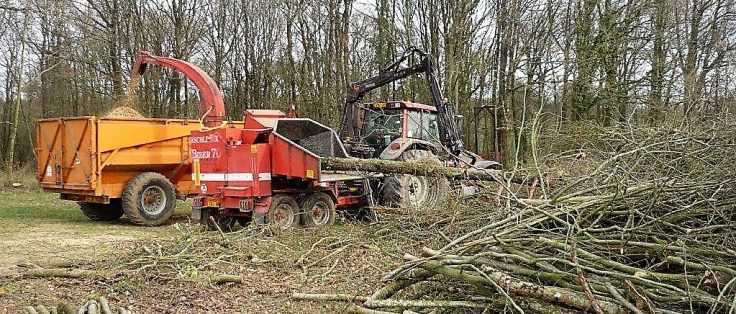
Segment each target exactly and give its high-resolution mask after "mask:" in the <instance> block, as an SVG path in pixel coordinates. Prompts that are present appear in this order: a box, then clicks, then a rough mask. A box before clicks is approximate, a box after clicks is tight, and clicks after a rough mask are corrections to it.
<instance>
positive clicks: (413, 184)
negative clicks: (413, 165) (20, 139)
mask: <svg viewBox="0 0 736 314" xmlns="http://www.w3.org/2000/svg"><path fill="white" fill-rule="evenodd" d="M420 159H424V160H427V159H429V160H435V161H437V163H439V160H438V159H437V156H435V155H434V154H432V152H430V151H428V150H418V149H410V150H407V151H405V152H404V153H403V154H401V156H399V159H398V160H400V161H413V160H420ZM448 189H449V182H448V181H447V179H446V178H439V177H438V178H435V177H423V176H413V175H408V174H398V175H393V176H388V177H386V179H384V181H383V190H382V193H381V203H382V204H383V205H386V206H391V207H401V208H422V207H426V206H433V205H435V204H436V203H437V202H438V201H440V200H442V199H443V198H444V195H445V193H446V192H447V190H448Z"/></svg>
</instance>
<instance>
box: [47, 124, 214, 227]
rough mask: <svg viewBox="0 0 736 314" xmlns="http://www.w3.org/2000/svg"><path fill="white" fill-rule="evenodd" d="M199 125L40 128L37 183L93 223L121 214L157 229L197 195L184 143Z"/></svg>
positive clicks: (59, 126) (59, 125) (117, 125)
mask: <svg viewBox="0 0 736 314" xmlns="http://www.w3.org/2000/svg"><path fill="white" fill-rule="evenodd" d="M200 128H201V125H200V123H199V121H196V120H175V119H137V118H99V117H94V116H89V117H76V118H59V119H43V120H38V122H37V126H36V132H37V134H36V147H37V150H38V155H37V156H38V165H37V179H38V182H39V183H40V185H41V187H42V188H43V189H44V190H46V191H49V192H56V193H60V194H61V198H62V199H65V200H73V201H77V202H78V203H79V205H80V208H81V209H82V211H83V212H84V213H85V215H87V217H89V218H90V219H92V220H114V219H118V218H120V217H122V215H123V214H125V215H126V216H127V217H128V218H129V219H130V220H132V221H133V222H134V223H137V224H141V225H150V226H153V225H159V224H162V223H164V222H165V221H166V220H167V219H168V218H169V217H170V216H171V213H172V211H173V208H174V206H175V202H176V198H184V197H186V196H188V195H190V194H196V192H197V191H196V190H195V189H194V186H193V181H192V177H191V158H190V154H189V146H190V143H189V139H190V134H191V132H192V131H193V130H199V129H200Z"/></svg>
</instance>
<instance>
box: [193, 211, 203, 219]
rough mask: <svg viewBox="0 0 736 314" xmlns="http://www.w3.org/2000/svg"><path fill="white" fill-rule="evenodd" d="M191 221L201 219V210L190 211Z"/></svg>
mask: <svg viewBox="0 0 736 314" xmlns="http://www.w3.org/2000/svg"><path fill="white" fill-rule="evenodd" d="M192 219H193V220H197V221H199V220H201V219H202V209H199V208H194V209H192Z"/></svg>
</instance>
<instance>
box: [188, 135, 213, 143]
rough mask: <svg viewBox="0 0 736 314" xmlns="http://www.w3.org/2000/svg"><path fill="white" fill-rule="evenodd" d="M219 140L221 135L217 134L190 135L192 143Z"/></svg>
mask: <svg viewBox="0 0 736 314" xmlns="http://www.w3.org/2000/svg"><path fill="white" fill-rule="evenodd" d="M219 142H220V136H218V135H217V134H210V135H205V136H191V137H189V143H192V144H203V143H219Z"/></svg>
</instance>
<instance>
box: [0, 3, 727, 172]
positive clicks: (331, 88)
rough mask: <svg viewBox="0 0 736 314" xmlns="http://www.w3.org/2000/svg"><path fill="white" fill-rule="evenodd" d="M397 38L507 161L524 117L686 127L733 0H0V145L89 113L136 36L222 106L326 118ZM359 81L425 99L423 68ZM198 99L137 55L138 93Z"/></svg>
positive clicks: (522, 145) (712, 95) (29, 142)
mask: <svg viewBox="0 0 736 314" xmlns="http://www.w3.org/2000/svg"><path fill="white" fill-rule="evenodd" d="M411 45H416V46H420V47H423V48H425V49H426V50H427V51H429V52H430V53H432V54H433V55H434V56H435V57H436V58H437V61H438V64H439V73H438V74H439V77H440V80H441V85H442V87H443V89H444V93H445V97H447V98H448V99H449V101H450V102H451V103H453V104H454V106H455V107H456V108H455V110H456V113H458V114H462V115H464V116H465V123H464V124H465V128H464V132H463V133H464V134H463V135H464V137H465V142H466V145H467V146H468V147H469V148H471V149H474V148H475V147H476V146H477V147H478V150H480V151H481V152H485V153H489V152H494V151H495V150H498V151H501V152H502V155H503V160H504V162H505V164H507V165H509V164H513V163H514V160H516V159H517V158H518V159H519V160H521V161H522V162H523V161H524V160H526V159H527V158H528V155H529V150H530V145H531V144H530V142H533V141H530V138H533V137H534V136H535V134H536V132H540V131H541V132H543V133H547V134H555V133H557V132H564V131H566V130H568V129H572V128H575V127H578V126H580V125H588V124H595V125H600V126H604V127H616V126H621V125H626V124H634V125H642V126H653V127H657V126H672V125H677V124H680V125H679V126H678V127H687V123H690V122H696V121H698V120H703V119H707V118H708V117H710V116H714V115H719V114H727V113H729V111H730V110H731V109H732V108H733V106H734V105H735V104H736V101H735V100H734V99H735V98H736V97H735V94H734V93H735V91H736V81H735V79H736V58H735V57H736V0H670V1H658V0H641V1H633V0H626V1H624V0H508V1H507V0H457V1H439V0H375V1H369V0H321V1H306V0H273V1H265V0H264V1H251V0H209V1H200V0H161V1H145V0H74V1H72V0H25V1H17V0H0V84H1V85H0V86H1V87H0V102H2V109H0V157H1V158H2V159H3V160H4V161H5V166H6V167H9V166H18V165H23V164H26V163H28V162H32V161H33V160H34V158H35V153H34V151H35V148H34V141H35V140H34V136H35V135H34V133H35V131H34V130H35V120H36V119H39V118H51V117H66V116H80V115H93V114H95V115H104V114H105V113H106V112H107V111H109V110H110V109H111V108H112V107H114V106H115V103H116V101H117V100H118V99H119V98H120V97H121V96H122V95H123V94H124V93H125V91H126V87H127V83H128V78H129V75H130V68H131V65H132V63H133V61H134V59H135V55H136V52H137V50H138V49H142V50H148V51H151V52H153V53H154V54H157V55H162V56H170V57H174V58H179V59H184V60H188V61H191V62H193V63H194V64H197V65H199V66H200V67H202V68H203V69H204V70H205V71H206V72H208V73H209V74H210V75H211V76H212V77H213V78H214V79H215V81H216V82H217V83H218V84H219V85H220V87H221V89H222V90H223V93H224V97H225V103H226V106H227V109H228V116H229V118H231V119H234V120H238V119H241V118H242V111H243V110H244V109H248V108H274V109H282V110H283V109H287V108H289V107H291V106H292V105H295V106H296V107H297V110H298V112H299V115H300V116H303V117H310V118H313V119H316V120H318V121H321V122H323V123H326V124H329V125H332V126H336V125H337V123H338V122H339V116H340V114H341V112H342V104H343V102H344V97H345V94H346V90H347V86H348V84H349V82H352V81H356V80H360V79H363V78H367V77H369V76H372V75H375V74H376V73H377V71H378V70H379V69H380V68H381V67H383V66H384V65H386V64H388V63H390V61H392V60H393V59H395V58H397V57H399V56H400V54H401V52H402V51H403V50H404V49H405V48H406V47H408V46H411ZM365 99H366V100H371V99H397V100H399V99H402V100H413V101H418V102H424V103H427V102H429V100H430V99H429V94H428V92H427V89H426V86H425V83H424V81H423V78H422V77H421V76H417V77H414V78H411V79H409V80H405V81H403V82H399V83H395V84H392V85H391V86H387V87H384V88H382V89H380V90H378V91H375V92H373V93H372V94H370V95H368V96H367V97H366V98H365ZM196 102H198V96H197V93H196V89H195V87H194V85H193V84H191V83H190V82H187V81H186V80H185V79H183V77H182V76H181V75H179V74H178V73H175V72H172V71H168V70H162V69H158V68H152V69H150V70H149V71H147V73H146V75H145V76H144V79H143V81H142V82H141V84H140V87H139V90H138V93H137V101H136V103H135V107H136V109H137V110H139V111H140V112H141V113H142V114H143V115H145V116H146V117H161V118H196V117H197V113H196V106H195V103H196ZM476 108H481V109H476ZM535 118H538V119H535ZM476 121H477V125H476V123H475V122H476ZM476 133H477V136H476Z"/></svg>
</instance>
